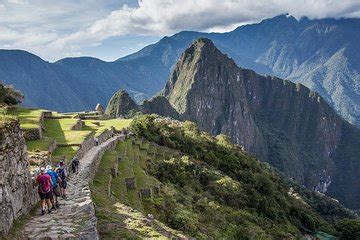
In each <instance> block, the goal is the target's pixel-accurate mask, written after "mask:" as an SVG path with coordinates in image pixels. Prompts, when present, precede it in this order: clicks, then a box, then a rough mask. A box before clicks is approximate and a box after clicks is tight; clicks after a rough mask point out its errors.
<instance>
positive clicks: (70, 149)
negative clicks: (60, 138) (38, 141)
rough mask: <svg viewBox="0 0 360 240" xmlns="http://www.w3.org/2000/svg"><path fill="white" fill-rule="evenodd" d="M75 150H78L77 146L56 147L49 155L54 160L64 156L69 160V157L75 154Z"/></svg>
mask: <svg viewBox="0 0 360 240" xmlns="http://www.w3.org/2000/svg"><path fill="white" fill-rule="evenodd" d="M77 150H79V147H78V146H65V147H57V148H56V149H55V151H54V152H53V153H52V155H51V156H52V158H53V160H54V161H55V162H57V161H59V160H64V158H65V160H66V161H70V159H72V158H73V157H74V155H75V154H76V152H77Z"/></svg>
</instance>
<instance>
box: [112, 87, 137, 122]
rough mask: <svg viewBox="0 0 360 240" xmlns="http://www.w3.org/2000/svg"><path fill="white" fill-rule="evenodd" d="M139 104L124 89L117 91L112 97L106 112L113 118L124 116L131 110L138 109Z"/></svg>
mask: <svg viewBox="0 0 360 240" xmlns="http://www.w3.org/2000/svg"><path fill="white" fill-rule="evenodd" d="M137 108H138V106H137V105H136V103H135V102H134V101H133V100H132V99H131V97H130V96H129V94H128V93H127V92H125V91H124V90H120V91H118V92H116V93H115V94H114V95H113V96H112V97H111V99H110V101H109V103H108V105H107V107H106V110H105V114H106V115H107V116H109V117H112V118H118V117H124V116H126V115H128V114H129V112H130V111H131V110H135V111H136V110H137Z"/></svg>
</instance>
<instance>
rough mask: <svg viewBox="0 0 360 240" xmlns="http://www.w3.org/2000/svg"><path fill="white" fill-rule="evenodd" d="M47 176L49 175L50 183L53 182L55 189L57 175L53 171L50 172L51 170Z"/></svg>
mask: <svg viewBox="0 0 360 240" xmlns="http://www.w3.org/2000/svg"><path fill="white" fill-rule="evenodd" d="M47 174H49V175H50V177H51V181H52V182H53V184H54V187H56V186H57V180H58V175H57V173H56V172H54V171H52V170H50V171H48V172H47Z"/></svg>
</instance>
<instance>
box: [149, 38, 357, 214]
mask: <svg viewBox="0 0 360 240" xmlns="http://www.w3.org/2000/svg"><path fill="white" fill-rule="evenodd" d="M162 96H164V97H165V98H166V99H168V103H165V104H164V103H159V106H156V109H162V108H165V107H164V106H167V105H168V104H169V103H170V105H171V106H172V107H173V108H174V109H175V110H176V111H177V112H178V113H179V118H180V119H183V120H191V121H194V122H196V123H197V124H198V125H199V126H200V128H201V129H202V130H205V131H207V132H210V133H212V134H213V135H218V134H225V135H227V136H229V137H230V138H231V139H232V140H233V142H235V143H238V144H241V145H243V146H244V147H245V149H246V150H247V151H249V152H251V153H253V154H255V155H256V156H257V157H259V159H260V160H262V161H266V162H269V163H271V164H272V165H273V166H275V167H276V168H277V169H279V170H280V171H282V172H284V173H285V174H286V175H288V176H289V177H291V178H293V179H294V180H296V181H297V182H299V183H300V184H302V185H305V186H306V187H307V188H309V189H313V190H319V191H326V193H327V194H329V195H330V196H332V197H335V198H337V199H339V200H340V201H341V202H342V203H343V204H345V205H346V206H348V207H352V208H360V202H359V201H356V199H359V198H360V189H359V188H353V185H354V184H356V182H357V180H356V179H357V176H359V171H360V162H359V161H358V160H357V159H359V157H360V151H358V150H357V149H358V144H359V142H360V131H359V130H358V129H357V128H355V127H353V126H352V125H350V124H348V123H347V122H345V121H344V120H343V119H341V118H340V117H339V116H338V115H337V114H336V113H335V111H334V110H333V109H332V108H331V107H330V106H329V105H328V104H327V103H326V102H325V101H324V100H323V99H322V98H321V97H320V96H319V95H318V94H316V93H314V92H312V91H310V90H309V89H308V88H306V87H304V86H303V85H301V84H294V83H291V82H290V81H286V80H282V79H279V78H275V77H270V76H261V75H259V74H257V73H255V72H254V71H251V70H247V69H242V68H239V67H238V66H237V65H236V64H235V62H234V61H233V60H232V59H230V58H228V57H227V56H226V55H224V54H222V53H221V52H220V51H219V50H218V49H216V47H215V46H214V44H213V43H212V42H211V41H210V40H208V39H199V40H197V41H195V42H194V43H193V44H192V45H191V46H190V47H189V48H188V49H186V51H185V52H184V53H183V55H182V56H181V58H180V60H179V62H178V63H177V64H176V66H175V68H174V71H173V73H172V74H171V76H170V79H169V81H168V83H167V84H166V87H165V89H164V90H163V92H162ZM153 104H154V103H153ZM153 109H155V107H153Z"/></svg>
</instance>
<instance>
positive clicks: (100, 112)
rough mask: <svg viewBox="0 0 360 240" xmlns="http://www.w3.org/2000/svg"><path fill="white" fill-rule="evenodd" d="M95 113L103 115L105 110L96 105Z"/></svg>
mask: <svg viewBox="0 0 360 240" xmlns="http://www.w3.org/2000/svg"><path fill="white" fill-rule="evenodd" d="M95 111H96V112H97V114H98V115H104V113H105V109H104V107H103V106H102V105H101V104H100V103H98V104H96V107H95Z"/></svg>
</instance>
